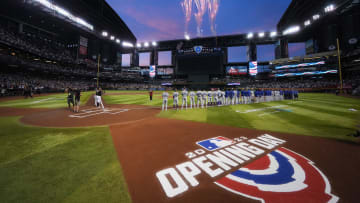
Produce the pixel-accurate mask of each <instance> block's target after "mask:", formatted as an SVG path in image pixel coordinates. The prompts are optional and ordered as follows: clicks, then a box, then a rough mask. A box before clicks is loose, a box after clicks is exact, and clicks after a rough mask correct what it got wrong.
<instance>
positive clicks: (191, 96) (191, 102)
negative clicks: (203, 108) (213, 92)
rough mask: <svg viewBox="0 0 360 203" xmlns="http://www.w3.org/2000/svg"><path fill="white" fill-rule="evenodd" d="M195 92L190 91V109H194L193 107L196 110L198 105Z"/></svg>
mask: <svg viewBox="0 0 360 203" xmlns="http://www.w3.org/2000/svg"><path fill="white" fill-rule="evenodd" d="M195 95H196V94H195V92H194V91H193V90H191V91H190V108H191V109H192V108H193V107H194V108H196V104H195Z"/></svg>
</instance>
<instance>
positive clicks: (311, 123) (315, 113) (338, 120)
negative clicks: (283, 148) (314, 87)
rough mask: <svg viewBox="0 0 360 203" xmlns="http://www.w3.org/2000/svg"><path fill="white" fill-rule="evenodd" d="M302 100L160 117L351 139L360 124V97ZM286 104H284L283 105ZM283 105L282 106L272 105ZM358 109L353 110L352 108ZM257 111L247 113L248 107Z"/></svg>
mask: <svg viewBox="0 0 360 203" xmlns="http://www.w3.org/2000/svg"><path fill="white" fill-rule="evenodd" d="M300 97H301V99H300V100H299V101H295V102H293V101H279V102H269V103H259V104H250V105H235V106H225V107H213V108H209V109H207V110H203V109H196V110H187V111H167V112H161V113H160V114H159V116H160V117H165V118H172V119H180V120H189V121H198V122H204V123H211V124H218V125H227V126H234V127H240V128H252V129H258V130H269V131H275V132H284V133H292V134H301V135H310V136H318V137H328V138H336V139H342V140H351V141H353V140H354V138H352V137H349V136H347V135H349V134H351V133H354V132H355V130H356V126H357V125H360V102H359V100H358V99H350V98H344V97H337V96H334V95H328V94H301V95H300ZM284 105H285V106H284ZM274 106H275V107H276V106H283V107H280V108H269V107H274ZM352 108H353V109H357V110H358V111H357V112H352V111H350V110H349V109H352ZM254 109H255V110H258V111H255V112H248V113H238V112H237V111H240V112H245V111H247V110H254Z"/></svg>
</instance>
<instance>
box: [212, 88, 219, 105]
mask: <svg viewBox="0 0 360 203" xmlns="http://www.w3.org/2000/svg"><path fill="white" fill-rule="evenodd" d="M212 94H213V96H214V102H215V103H214V106H216V105H219V97H218V93H217V90H213V92H212Z"/></svg>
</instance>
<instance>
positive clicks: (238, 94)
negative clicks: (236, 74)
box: [236, 89, 241, 104]
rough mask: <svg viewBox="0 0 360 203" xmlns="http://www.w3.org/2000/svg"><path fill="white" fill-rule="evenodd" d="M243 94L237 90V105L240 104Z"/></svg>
mask: <svg viewBox="0 0 360 203" xmlns="http://www.w3.org/2000/svg"><path fill="white" fill-rule="evenodd" d="M240 94H241V93H240V90H239V89H237V90H236V104H240V96H241V95H240Z"/></svg>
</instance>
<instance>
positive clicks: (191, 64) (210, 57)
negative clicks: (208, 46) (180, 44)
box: [176, 53, 223, 75]
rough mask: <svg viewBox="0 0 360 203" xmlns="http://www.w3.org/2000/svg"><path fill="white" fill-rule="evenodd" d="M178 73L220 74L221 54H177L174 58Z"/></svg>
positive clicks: (221, 65) (221, 68) (221, 67)
mask: <svg viewBox="0 0 360 203" xmlns="http://www.w3.org/2000/svg"><path fill="white" fill-rule="evenodd" d="M176 68H177V73H178V74H184V75H186V74H222V72H223V54H221V53H212V54H189V55H178V56H177V60H176Z"/></svg>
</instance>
